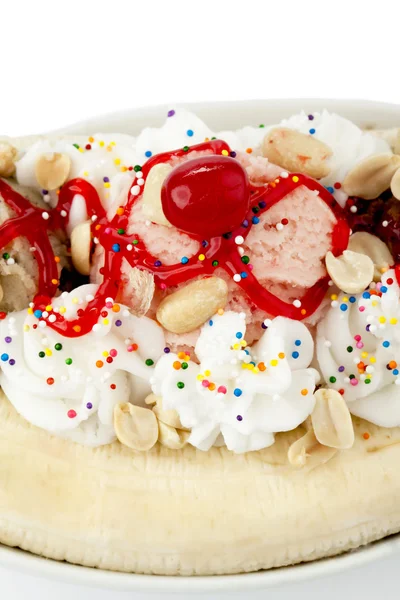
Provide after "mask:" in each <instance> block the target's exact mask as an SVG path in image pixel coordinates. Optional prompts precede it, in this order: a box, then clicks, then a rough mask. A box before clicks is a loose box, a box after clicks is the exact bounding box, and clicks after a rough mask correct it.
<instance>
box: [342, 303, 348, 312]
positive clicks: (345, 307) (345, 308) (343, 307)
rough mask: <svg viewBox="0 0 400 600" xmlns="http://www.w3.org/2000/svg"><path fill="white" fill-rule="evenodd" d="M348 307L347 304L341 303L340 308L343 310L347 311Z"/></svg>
mask: <svg viewBox="0 0 400 600" xmlns="http://www.w3.org/2000/svg"><path fill="white" fill-rule="evenodd" d="M347 309H348V306H347V304H341V305H340V310H342V311H343V312H346V310H347Z"/></svg>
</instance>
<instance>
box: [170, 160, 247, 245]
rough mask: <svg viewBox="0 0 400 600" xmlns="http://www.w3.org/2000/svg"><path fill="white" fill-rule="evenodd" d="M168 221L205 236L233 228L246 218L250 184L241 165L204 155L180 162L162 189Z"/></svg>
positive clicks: (180, 227) (182, 229)
mask: <svg viewBox="0 0 400 600" xmlns="http://www.w3.org/2000/svg"><path fill="white" fill-rule="evenodd" d="M161 199H162V206H163V210H164V214H165V216H166V217H167V219H168V221H169V222H170V223H171V224H172V225H174V227H176V228H177V229H180V230H181V231H185V232H187V233H191V234H194V235H198V236H200V237H203V238H205V239H209V238H210V237H214V236H218V235H221V234H223V233H227V232H229V231H232V230H233V229H235V228H236V227H238V226H239V225H240V224H241V223H242V221H243V220H244V219H245V217H246V214H247V212H248V210H249V206H250V186H249V180H248V177H247V173H246V171H245V170H244V168H243V167H242V166H241V164H240V163H239V162H238V161H237V160H234V159H233V158H230V157H228V156H201V157H199V158H194V159H192V160H188V161H186V162H185V163H183V164H181V165H179V166H178V167H176V168H175V169H173V171H171V173H170V174H169V176H168V177H167V178H166V180H165V182H164V185H163V188H162V192H161Z"/></svg>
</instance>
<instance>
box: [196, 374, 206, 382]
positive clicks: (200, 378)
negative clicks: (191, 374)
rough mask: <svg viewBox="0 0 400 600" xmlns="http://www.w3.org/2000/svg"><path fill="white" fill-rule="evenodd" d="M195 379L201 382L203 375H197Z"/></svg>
mask: <svg viewBox="0 0 400 600" xmlns="http://www.w3.org/2000/svg"><path fill="white" fill-rule="evenodd" d="M196 379H197V381H203V379H204V375H197V377H196Z"/></svg>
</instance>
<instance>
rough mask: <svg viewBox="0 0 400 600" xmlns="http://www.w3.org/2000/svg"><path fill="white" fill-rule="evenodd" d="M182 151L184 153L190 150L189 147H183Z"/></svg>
mask: <svg viewBox="0 0 400 600" xmlns="http://www.w3.org/2000/svg"><path fill="white" fill-rule="evenodd" d="M182 150H183V151H184V152H189V150H190V148H189V146H183V148H182Z"/></svg>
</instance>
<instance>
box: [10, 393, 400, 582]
mask: <svg viewBox="0 0 400 600" xmlns="http://www.w3.org/2000/svg"><path fill="white" fill-rule="evenodd" d="M0 394H1V395H0V542H1V543H3V544H7V545H9V546H19V547H21V548H23V549H24V550H28V551H30V552H33V553H35V554H39V555H41V556H45V557H48V558H53V559H57V560H66V561H68V562H70V563H76V564H80V565H86V566H92V567H99V568H103V569H111V570H116V571H128V572H136V573H149V574H160V575H178V574H179V575H210V574H228V573H241V572H249V571H256V570H259V569H268V568H272V567H278V566H282V565H289V564H295V563H299V562H303V561H310V560H314V559H317V558H321V557H325V556H332V555H335V554H339V553H342V552H344V551H345V550H349V549H351V548H356V547H358V546H360V545H364V544H367V543H369V542H371V541H373V540H377V539H380V538H382V537H384V536H386V535H388V534H391V533H395V532H398V531H399V530H400V508H399V505H400V502H399V501H400V471H399V469H398V463H399V459H400V428H396V429H383V428H379V427H376V426H373V425H371V424H369V423H366V422H365V421H362V420H360V419H353V422H354V429H355V443H354V446H353V447H352V448H351V449H349V450H345V451H338V452H337V453H336V454H335V456H334V457H333V458H332V459H331V460H330V461H329V462H327V463H325V464H320V465H319V466H315V464H314V461H309V462H307V461H305V466H304V467H303V468H299V467H296V468H294V467H292V466H291V465H290V463H289V460H288V449H289V447H290V446H291V445H292V444H293V442H295V441H296V440H297V439H299V438H301V437H302V436H304V434H305V432H306V430H305V429H304V427H300V428H298V429H297V430H296V431H294V432H289V433H285V434H279V435H277V441H276V443H275V444H274V445H273V446H272V447H270V448H267V449H265V450H262V451H259V452H251V453H248V454H246V455H235V454H231V453H230V452H229V451H228V450H226V448H212V449H211V450H210V451H209V452H205V453H203V452H201V451H199V450H196V449H195V448H193V447H191V446H188V445H186V446H185V447H184V448H182V449H181V450H170V449H168V448H166V447H163V446H161V445H160V444H157V445H156V446H154V448H152V449H151V450H149V451H148V452H143V453H137V452H132V451H131V450H130V449H128V448H126V447H124V446H123V445H122V444H119V443H117V442H116V443H114V444H111V445H108V446H103V447H100V448H96V449H92V448H89V447H85V446H80V445H78V444H75V443H73V442H69V441H66V440H63V439H59V438H56V437H53V436H51V435H49V434H48V433H47V432H45V431H44V430H40V429H38V428H36V427H34V426H32V425H30V424H29V423H27V422H26V421H24V420H23V419H22V418H21V417H19V416H18V414H17V413H16V412H15V410H14V409H13V407H12V406H11V404H10V403H9V402H8V400H7V399H6V397H5V396H4V395H3V394H2V393H1V392H0ZM367 438H368V439H367Z"/></svg>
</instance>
